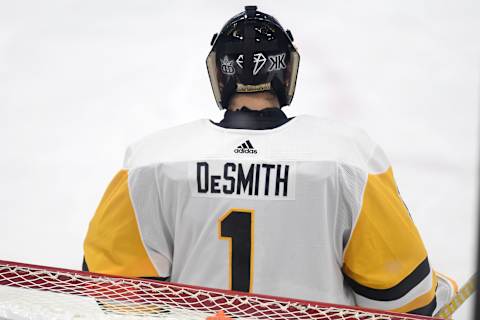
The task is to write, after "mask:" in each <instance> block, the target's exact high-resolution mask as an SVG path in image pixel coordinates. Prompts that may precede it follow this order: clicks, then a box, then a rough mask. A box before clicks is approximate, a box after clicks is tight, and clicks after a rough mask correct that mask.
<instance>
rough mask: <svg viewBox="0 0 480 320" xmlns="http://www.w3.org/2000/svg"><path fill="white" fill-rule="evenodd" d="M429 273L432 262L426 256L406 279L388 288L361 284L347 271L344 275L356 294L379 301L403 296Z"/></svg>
mask: <svg viewBox="0 0 480 320" xmlns="http://www.w3.org/2000/svg"><path fill="white" fill-rule="evenodd" d="M429 274H430V264H429V263H428V258H425V260H423V261H422V263H420V264H419V265H418V267H416V268H415V270H413V272H412V273H410V274H409V275H408V276H407V277H406V278H405V279H403V280H402V281H400V282H399V283H398V284H397V285H395V286H393V287H391V288H388V289H372V288H369V287H366V286H364V285H361V284H360V283H358V282H356V281H355V280H353V279H352V278H349V277H348V276H347V275H346V274H345V273H344V274H343V276H344V277H345V280H346V281H347V283H348V284H349V285H350V287H351V288H352V289H353V291H355V293H356V294H359V295H361V296H364V297H365V298H368V299H372V300H377V301H392V300H397V299H400V298H401V297H403V296H404V295H405V294H406V293H408V292H409V291H410V290H412V289H413V288H414V287H415V286H417V285H418V284H419V283H420V282H422V280H423V279H425V278H426V277H427V276H428V275H429Z"/></svg>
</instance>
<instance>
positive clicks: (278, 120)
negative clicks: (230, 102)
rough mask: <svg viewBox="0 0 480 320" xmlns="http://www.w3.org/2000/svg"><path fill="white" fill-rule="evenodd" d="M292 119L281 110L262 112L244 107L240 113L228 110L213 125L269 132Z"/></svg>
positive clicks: (271, 109)
mask: <svg viewBox="0 0 480 320" xmlns="http://www.w3.org/2000/svg"><path fill="white" fill-rule="evenodd" d="M290 119H292V118H287V116H286V115H285V113H283V111H282V110H281V109H280V108H268V109H263V110H260V111H255V110H250V109H249V108H248V107H243V108H242V109H240V110H238V111H230V110H227V111H226V112H225V115H224V117H223V119H222V121H220V122H219V123H215V122H213V121H212V123H213V124H215V125H217V126H219V127H222V128H229V129H249V130H267V129H273V128H277V127H280V126H281V125H283V124H285V123H287V122H288V121H290Z"/></svg>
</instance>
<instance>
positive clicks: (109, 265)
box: [84, 170, 158, 277]
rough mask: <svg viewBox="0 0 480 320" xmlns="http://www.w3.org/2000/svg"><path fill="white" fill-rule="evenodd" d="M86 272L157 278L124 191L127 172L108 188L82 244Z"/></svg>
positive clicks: (117, 176) (124, 171) (115, 178)
mask: <svg viewBox="0 0 480 320" xmlns="http://www.w3.org/2000/svg"><path fill="white" fill-rule="evenodd" d="M84 252H85V260H86V262H87V265H88V268H89V271H91V272H98V273H107V274H112V275H121V276H130V277H158V273H157V271H156V270H155V268H154V266H153V264H152V262H151V261H150V258H149V257H148V255H147V252H146V250H145V248H144V246H143V242H142V240H141V237H140V232H139V229H138V225H137V220H136V217H135V212H134V209H133V207H132V202H131V200H130V195H129V191H128V171H127V170H121V171H120V172H118V173H117V175H116V176H115V177H114V178H113V180H112V182H111V183H110V185H109V186H108V188H107V190H106V191H105V194H104V195H103V198H102V200H101V202H100V205H99V206H98V208H97V211H96V212H95V216H94V217H93V219H92V220H91V222H90V225H89V229H88V232H87V236H86V239H85V242H84Z"/></svg>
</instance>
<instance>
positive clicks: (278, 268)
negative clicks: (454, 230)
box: [85, 116, 436, 311]
mask: <svg viewBox="0 0 480 320" xmlns="http://www.w3.org/2000/svg"><path fill="white" fill-rule="evenodd" d="M379 199H380V200H379ZM398 226H400V227H398ZM379 227H385V228H386V230H380V231H379V230H378V228H379ZM106 229H107V230H109V234H108V236H105V231H102V230H106ZM372 230H373V232H372ZM396 230H397V231H396ZM405 232H407V233H408V236H405ZM392 247H393V248H392ZM395 250H398V251H399V252H401V253H402V252H405V251H406V250H409V253H408V259H404V258H403V257H401V256H399V255H398V252H395ZM85 258H86V262H87V264H88V266H89V267H90V269H91V270H93V271H96V272H105V273H114V274H122V275H131V276H143V277H162V278H169V279H170V280H171V281H173V282H180V283H186V284H193V285H200V286H206V287H215V288H222V289H233V290H241V291H249V292H255V293H264V294H270V295H277V296H291V297H296V298H302V299H310V300H317V301H325V302H334V303H341V304H355V303H358V304H360V303H359V300H361V299H362V298H364V299H367V300H368V301H363V302H364V304H366V306H369V307H380V308H385V307H382V305H380V304H377V302H376V301H377V300H376V299H375V296H374V295H375V293H374V295H373V296H367V297H365V295H357V297H356V300H357V301H355V298H354V294H353V291H352V290H351V288H352V287H353V288H354V287H355V285H356V284H358V285H359V286H360V287H362V288H366V289H365V290H367V291H368V289H374V290H377V289H382V288H390V287H392V288H394V287H395V286H396V285H397V284H399V283H401V282H402V281H403V280H404V279H405V278H406V277H408V276H409V275H410V274H412V272H414V271H415V270H416V268H417V267H418V266H419V265H421V264H422V263H423V264H425V263H426V269H425V270H426V274H424V275H422V276H421V277H420V278H418V279H417V278H415V280H414V283H412V284H410V285H411V288H410V289H411V290H409V292H410V293H409V294H410V298H409V299H412V297H415V290H416V291H418V292H423V293H425V292H427V293H429V294H430V295H431V296H432V298H434V295H435V289H434V288H433V284H434V282H435V281H436V280H435V279H434V276H433V273H432V272H431V270H430V267H429V265H428V260H427V256H426V251H425V249H424V247H423V244H422V242H421V239H420V237H419V235H418V233H417V230H416V229H415V227H414V225H413V222H411V219H410V216H409V214H408V211H407V209H406V208H405V206H404V204H403V202H402V200H401V198H400V196H399V195H398V192H397V189H396V185H395V182H394V179H393V174H392V171H391V168H390V165H389V163H388V160H387V159H386V157H385V156H384V154H383V152H382V150H381V149H380V148H379V147H378V146H377V145H376V144H375V143H373V142H372V141H371V140H370V139H369V138H368V136H367V135H366V134H365V133H363V132H362V131H361V130H358V129H352V128H350V127H347V126H344V125H341V124H339V123H336V122H333V121H329V120H323V119H319V118H315V117H312V116H298V117H296V118H294V119H292V120H290V121H289V122H287V123H286V124H284V125H282V126H280V127H277V128H274V129H269V130H243V129H226V128H222V127H219V126H217V125H215V124H213V123H212V122H210V121H209V120H199V121H196V122H192V123H189V124H186V125H182V126H179V127H175V128H171V129H167V130H162V131H160V132H158V133H156V134H153V135H151V136H149V137H147V138H145V139H143V140H141V141H140V142H138V143H136V144H134V145H132V146H131V147H130V148H129V149H128V151H127V155H126V159H125V170H122V171H121V172H120V173H119V174H118V175H117V177H116V178H115V179H114V181H113V182H112V184H111V185H110V187H109V189H108V190H107V192H106V194H105V196H104V198H103V200H102V203H101V204H100V206H99V208H98V210H97V213H96V215H95V217H94V219H93V220H92V223H91V225H90V229H89V234H88V236H87V239H86V241H85ZM392 268H393V269H392ZM392 270H394V271H395V272H392ZM344 278H345V279H346V280H347V281H344ZM435 283H436V282H435ZM432 288H433V289H432ZM399 290H403V289H401V288H400V289H399ZM394 291H395V290H394ZM355 293H357V291H356V290H355ZM405 294H406V293H405V292H403V294H397V295H393V297H392V299H390V300H391V301H388V303H389V304H388V308H389V309H394V310H398V311H409V310H403V309H401V308H403V307H405V305H407V304H408V303H410V302H412V301H413V300H415V299H413V300H408V299H407V298H405V297H404V296H405ZM381 303H383V302H381ZM419 303H420V302H419ZM417 304H418V303H417ZM413 306H415V304H414V305H413ZM411 307H412V305H410V306H409V307H408V308H411Z"/></svg>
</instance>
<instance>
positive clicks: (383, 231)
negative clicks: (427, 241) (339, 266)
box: [342, 146, 437, 315]
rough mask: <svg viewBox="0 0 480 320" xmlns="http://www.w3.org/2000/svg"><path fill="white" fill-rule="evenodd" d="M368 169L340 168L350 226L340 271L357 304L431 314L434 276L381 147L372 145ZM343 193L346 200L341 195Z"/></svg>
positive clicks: (433, 306)
mask: <svg viewBox="0 0 480 320" xmlns="http://www.w3.org/2000/svg"><path fill="white" fill-rule="evenodd" d="M367 168H368V169H367V170H360V169H356V168H346V167H344V168H343V171H342V172H343V175H342V176H343V180H344V183H343V184H344V185H345V189H346V192H344V199H343V201H347V202H356V204H354V205H349V206H348V208H349V209H350V210H351V211H352V212H351V217H352V221H351V229H350V230H349V231H350V233H349V235H348V237H347V238H348V240H347V242H346V245H345V247H344V255H343V273H344V277H345V279H346V282H347V283H348V284H349V286H350V287H351V288H352V289H353V292H354V295H355V299H356V303H357V305H359V306H362V307H367V308H374V309H383V310H391V311H396V312H408V313H415V314H423V315H431V314H432V313H433V311H434V310H435V308H436V306H437V299H436V289H437V278H436V275H435V273H434V272H433V271H432V269H431V267H430V263H429V260H428V256H427V251H426V249H425V246H424V244H423V242H422V239H421V237H420V234H419V232H418V230H417V228H416V227H415V225H414V222H413V220H412V218H411V216H410V213H409V211H408V209H407V207H406V206H405V204H404V202H403V200H402V198H401V197H400V194H399V192H398V189H397V185H396V182H395V179H394V176H393V170H392V168H391V166H390V164H389V163H388V160H387V159H386V157H385V155H384V153H383V151H382V150H381V149H380V148H379V147H378V146H377V147H375V148H374V151H373V153H372V156H371V158H370V159H369V161H368V164H367ZM345 194H347V196H346V197H347V198H345Z"/></svg>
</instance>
